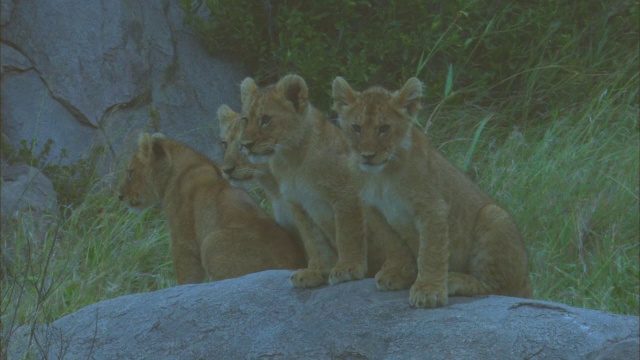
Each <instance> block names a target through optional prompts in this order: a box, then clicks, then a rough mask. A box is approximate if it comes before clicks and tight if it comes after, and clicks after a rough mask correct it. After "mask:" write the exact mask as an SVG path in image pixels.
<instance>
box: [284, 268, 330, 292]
mask: <svg viewBox="0 0 640 360" xmlns="http://www.w3.org/2000/svg"><path fill="white" fill-rule="evenodd" d="M291 283H292V284H293V286H295V287H300V288H315V287H318V286H322V285H326V284H327V277H326V276H325V275H324V274H323V272H322V271H319V270H311V269H300V270H297V271H296V272H294V273H293V274H291Z"/></svg>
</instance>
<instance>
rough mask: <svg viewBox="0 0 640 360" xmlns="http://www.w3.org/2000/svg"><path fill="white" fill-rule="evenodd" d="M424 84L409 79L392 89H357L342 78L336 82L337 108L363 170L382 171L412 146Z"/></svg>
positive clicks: (335, 106) (341, 123)
mask: <svg viewBox="0 0 640 360" xmlns="http://www.w3.org/2000/svg"><path fill="white" fill-rule="evenodd" d="M421 97H422V83H421V82H420V80H418V79H416V78H411V79H409V80H408V81H407V82H406V84H404V86H403V87H402V89H400V90H398V91H394V92H390V91H388V90H386V89H383V88H381V87H372V88H369V89H367V90H365V91H363V92H358V91H355V90H353V89H352V88H351V86H349V84H348V83H347V82H346V81H345V80H344V79H343V78H341V77H337V78H336V79H335V80H334V81H333V109H334V110H335V111H336V112H337V113H338V116H339V120H338V121H339V122H340V126H341V127H342V129H343V131H344V134H345V137H346V138H347V141H348V143H349V145H350V147H351V149H352V150H353V151H354V153H355V156H356V157H357V160H358V165H359V167H360V169H362V170H364V171H369V172H378V171H381V170H383V169H384V167H385V166H386V165H387V164H388V163H389V162H390V161H394V160H397V157H396V156H395V154H396V153H397V152H398V151H399V150H401V149H405V150H406V149H408V148H409V146H411V127H412V126H413V124H412V121H413V119H414V118H415V116H416V115H417V113H418V111H419V110H420V98H421Z"/></svg>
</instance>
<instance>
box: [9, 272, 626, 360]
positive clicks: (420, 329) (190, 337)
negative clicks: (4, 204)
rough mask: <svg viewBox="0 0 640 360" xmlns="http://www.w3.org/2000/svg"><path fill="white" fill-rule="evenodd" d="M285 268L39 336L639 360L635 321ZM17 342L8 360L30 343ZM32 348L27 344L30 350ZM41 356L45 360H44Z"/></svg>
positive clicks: (211, 349) (102, 349)
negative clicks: (305, 278)
mask: <svg viewBox="0 0 640 360" xmlns="http://www.w3.org/2000/svg"><path fill="white" fill-rule="evenodd" d="M290 274H291V272H289V271H267V272H262V273H257V274H251V275H248V276H245V277H242V278H237V279H231V280H226V281H219V282H215V283H207V284H200V285H185V286H179V287H174V288H169V289H165V290H161V291H156V292H152V293H146V294H137V295H129V296H123V297H119V298H116V299H112V300H107V301H103V302H100V303H97V304H94V305H91V306H88V307H86V308H84V309H81V310H79V311H77V312H75V313H73V314H70V315H68V316H65V317H63V318H61V319H59V320H57V321H55V322H53V323H52V324H50V325H48V326H42V327H40V328H39V329H38V331H37V332H36V333H37V334H38V335H37V336H38V341H39V344H40V345H41V346H43V348H45V349H46V353H45V354H41V353H38V352H37V351H36V348H37V347H36V346H32V349H33V351H34V353H33V354H34V355H37V357H46V356H48V357H49V358H51V357H54V358H58V355H60V354H63V355H64V356H63V358H68V359H85V358H92V359H257V358H270V359H333V358H336V359H474V360H475V359H605V358H611V357H609V356H614V358H615V356H625V357H624V358H625V359H634V358H635V359H637V358H638V351H637V350H638V343H639V342H638V337H639V334H638V324H639V322H638V317H635V316H625V315H613V314H608V313H604V312H600V311H594V310H587V309H579V308H573V307H570V306H566V305H562V304H555V303H549V302H544V301H535V300H525V299H517V298H508V297H497V296H489V297H479V298H452V299H450V305H449V306H447V307H443V308H438V309H429V310H427V309H414V308H411V307H410V306H409V300H408V299H409V295H408V291H398V292H381V291H378V290H376V288H375V285H374V281H373V280H372V279H367V280H363V281H357V282H350V283H343V284H339V285H334V286H328V287H323V288H319V289H314V290H300V289H293V288H292V287H291V285H290V283H289V280H288V278H289V275H290ZM26 332H27V331H24V330H23V331H22V335H20V334H14V335H13V337H12V339H11V346H10V358H12V359H17V358H19V357H20V356H21V355H22V354H24V351H25V350H24V349H25V344H26V343H27V342H28V339H29V337H28V336H27V335H25V333H26ZM34 343H35V342H34V341H33V339H32V344H34ZM45 355H46V356H45Z"/></svg>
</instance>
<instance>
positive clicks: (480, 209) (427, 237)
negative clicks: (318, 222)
mask: <svg viewBox="0 0 640 360" xmlns="http://www.w3.org/2000/svg"><path fill="white" fill-rule="evenodd" d="M421 96H422V84H421V83H420V81H419V80H418V79H416V78H412V79H410V80H409V81H407V83H406V84H405V85H404V87H403V88H402V89H400V90H398V91H396V92H393V93H392V92H389V91H387V90H385V89H383V88H380V87H373V88H370V89H368V90H366V91H364V92H362V93H360V92H357V91H354V90H353V89H352V88H351V87H350V86H349V84H348V83H347V82H346V81H345V80H344V79H342V78H340V77H338V78H336V79H335V80H334V82H333V98H334V109H335V110H336V111H337V112H338V115H339V122H340V124H341V127H342V129H343V131H344V134H345V136H346V138H347V139H348V143H349V145H350V147H351V149H352V150H353V152H352V164H353V167H354V168H359V169H360V171H361V172H362V174H363V175H364V176H363V181H364V182H363V185H362V188H361V190H360V194H361V197H362V199H363V201H364V202H365V203H367V204H370V205H372V206H374V207H375V208H377V209H378V210H379V211H380V213H381V214H382V217H384V219H386V220H387V223H388V224H390V225H391V227H392V230H388V229H387V230H384V226H382V228H383V231H388V232H391V233H394V234H396V235H397V237H395V238H396V239H397V238H398V237H399V238H401V240H400V241H387V242H386V244H387V246H388V249H387V261H386V263H385V265H384V266H383V268H382V270H381V271H380V272H379V273H378V274H377V275H376V281H377V285H378V287H379V288H381V289H387V290H391V289H399V288H403V287H405V286H408V285H409V284H411V282H413V279H414V278H415V282H413V285H412V286H411V291H410V303H411V304H412V305H414V306H416V307H435V306H443V305H446V304H447V298H448V296H449V295H463V296H473V295H482V294H499V295H508V296H519V297H530V296H531V286H530V283H529V277H528V265H527V252H526V249H525V245H524V242H523V240H522V237H521V235H520V234H519V232H518V229H517V227H516V225H515V224H514V222H513V220H512V219H511V217H510V215H509V214H508V213H507V212H506V211H505V210H503V209H502V208H500V207H499V206H498V205H496V204H495V203H494V202H493V200H492V199H491V198H490V197H489V196H488V195H486V194H485V193H483V192H482V191H481V190H480V189H479V188H478V187H477V186H476V185H475V184H474V183H473V182H472V181H470V180H469V179H468V178H467V177H466V176H465V175H464V174H462V173H461V172H460V171H459V170H458V169H457V168H455V167H454V166H453V165H452V164H451V163H450V162H449V161H447V160H446V159H445V158H444V157H443V156H442V155H440V153H439V152H438V151H437V150H435V149H434V148H433V146H432V145H431V144H430V143H429V141H428V139H427V137H426V136H425V135H424V134H423V133H422V131H420V129H419V128H418V127H416V126H413V121H414V118H415V116H416V115H417V113H418V111H419V109H420V98H421ZM379 224H382V225H384V221H382V220H381V221H379ZM390 238H394V237H393V236H392V237H390ZM407 264H409V265H407ZM413 264H415V265H416V266H415V267H413V266H412V265H413ZM414 269H416V270H417V274H416V273H412V271H414ZM416 276H417V277H416Z"/></svg>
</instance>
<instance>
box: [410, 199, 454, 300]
mask: <svg viewBox="0 0 640 360" xmlns="http://www.w3.org/2000/svg"><path fill="white" fill-rule="evenodd" d="M434 205H436V207H435V208H432V209H431V211H418V212H417V213H418V214H424V215H423V217H422V218H419V219H417V227H418V233H419V236H420V244H419V248H418V256H417V264H418V277H417V279H416V282H415V283H414V284H413V286H411V291H410V294H409V302H410V303H411V305H412V306H415V307H419V308H433V307H437V306H445V305H447V302H448V290H447V275H448V268H449V227H448V224H447V213H448V206H447V205H446V204H445V203H444V201H440V202H439V203H437V204H434ZM434 210H435V211H434Z"/></svg>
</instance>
